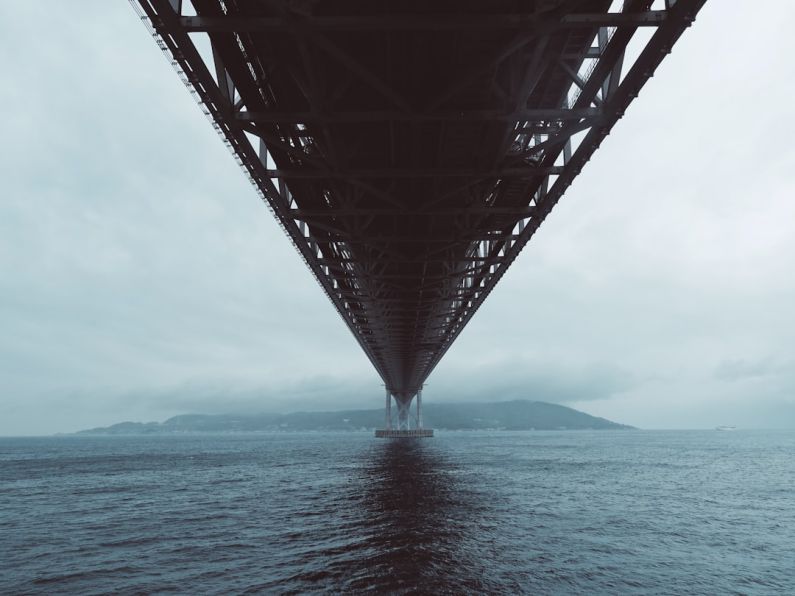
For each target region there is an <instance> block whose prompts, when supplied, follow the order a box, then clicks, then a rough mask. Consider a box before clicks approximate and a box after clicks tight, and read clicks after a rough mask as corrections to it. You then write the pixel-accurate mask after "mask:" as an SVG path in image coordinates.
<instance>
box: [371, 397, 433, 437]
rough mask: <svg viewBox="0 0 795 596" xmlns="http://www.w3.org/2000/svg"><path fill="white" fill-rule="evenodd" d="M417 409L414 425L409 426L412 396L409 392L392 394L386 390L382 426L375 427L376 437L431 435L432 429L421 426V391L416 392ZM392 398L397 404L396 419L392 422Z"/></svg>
mask: <svg viewBox="0 0 795 596" xmlns="http://www.w3.org/2000/svg"><path fill="white" fill-rule="evenodd" d="M416 397H417V411H416V417H414V421H415V424H414V427H415V428H411V426H412V424H411V418H412V416H411V402H412V401H413V400H414V396H413V395H411V394H408V395H406V394H395V395H392V393H390V391H389V390H387V392H386V414H385V422H386V424H385V426H384V428H379V429H376V431H375V436H376V437H384V438H419V437H432V436H433V429H425V428H423V426H422V391H421V390H420V391H418V392H417V396H416ZM392 398H394V399H395V404H396V405H397V420H396V423H395V424H394V425H393V424H392Z"/></svg>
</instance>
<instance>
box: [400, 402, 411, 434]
mask: <svg viewBox="0 0 795 596" xmlns="http://www.w3.org/2000/svg"><path fill="white" fill-rule="evenodd" d="M397 406H398V430H409V428H410V427H409V413H410V411H411V398H408V399H405V398H404V399H402V400H401V399H398V400H397Z"/></svg>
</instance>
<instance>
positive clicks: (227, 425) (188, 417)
mask: <svg viewBox="0 0 795 596" xmlns="http://www.w3.org/2000/svg"><path fill="white" fill-rule="evenodd" d="M413 414H414V412H413V411H412V415H413ZM422 414H423V421H424V423H425V427H427V428H436V429H439V430H487V429H493V430H610V429H613V430H618V429H632V428H633V427H631V426H627V425H624V424H619V423H617V422H612V421H610V420H607V419H605V418H599V417H597V416H591V415H590V414H586V413H585V412H580V411H579V410H575V409H573V408H569V407H567V406H561V405H559V404H552V403H548V402H542V401H529V400H512V401H502V402H464V403H458V404H455V403H441V404H440V403H430V404H428V403H426V404H425V405H423V412H422ZM412 423H413V418H412ZM383 425H384V411H383V409H376V410H339V411H316V412H292V413H289V414H251V415H241V414H182V415H179V416H173V417H171V418H169V419H167V420H165V421H164V422H120V423H117V424H113V425H111V426H107V427H97V428H92V429H88V430H82V431H78V432H77V433H75V434H81V435H85V434H93V435H149V434H174V433H186V432H188V433H195V432H257V431H312V430H325V431H354V430H373V429H375V428H382V427H383ZM412 426H413V424H412Z"/></svg>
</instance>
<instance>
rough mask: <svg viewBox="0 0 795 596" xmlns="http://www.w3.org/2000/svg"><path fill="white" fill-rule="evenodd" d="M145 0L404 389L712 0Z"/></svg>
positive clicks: (161, 34) (250, 169) (327, 286)
mask: <svg viewBox="0 0 795 596" xmlns="http://www.w3.org/2000/svg"><path fill="white" fill-rule="evenodd" d="M132 2H133V5H134V6H135V7H136V9H137V10H138V11H139V14H140V16H141V18H142V19H143V20H144V21H145V22H146V23H147V25H149V26H150V28H151V30H152V33H153V34H154V36H155V38H156V39H157V42H158V44H160V47H161V48H162V49H163V50H164V52H166V54H167V56H168V57H169V59H170V60H171V61H172V64H173V65H174V66H175V68H176V69H177V71H178V73H179V74H180V76H181V77H182V78H183V80H184V81H185V83H186V84H187V85H188V86H189V88H190V89H191V91H192V92H193V93H194V94H195V95H196V97H197V99H198V101H199V103H200V104H201V105H202V106H203V109H204V111H205V113H206V114H207V115H208V116H209V117H210V119H211V121H212V122H213V125H214V126H215V127H216V129H217V130H218V131H219V133H220V134H221V136H222V137H223V139H224V140H225V142H226V143H227V144H228V145H229V147H230V149H231V150H232V151H233V153H234V155H235V156H236V157H237V159H238V161H239V163H240V164H241V166H242V167H243V168H244V170H245V171H246V173H247V175H248V176H249V177H250V179H251V181H252V183H253V184H254V185H255V187H256V188H257V189H258V190H259V192H260V193H261V196H262V198H263V199H264V200H265V202H266V203H267V204H268V205H269V206H270V208H271V210H272V212H273V214H274V215H275V217H276V218H277V219H278V221H279V223H280V224H281V226H282V227H283V228H284V230H285V232H286V233H287V234H288V236H289V237H290V238H291V239H292V241H293V243H294V244H295V246H296V248H297V249H298V251H299V252H300V254H301V255H302V257H303V259H304V261H305V262H306V264H307V265H308V267H309V268H310V269H311V270H312V272H313V274H314V275H315V277H316V278H317V280H318V281H319V282H320V285H321V286H322V287H323V289H324V291H325V292H326V294H327V295H328V297H329V298H330V299H331V301H332V303H333V304H334V306H335V307H336V309H337V311H338V312H339V313H340V315H341V316H342V318H343V319H344V320H345V322H346V323H347V325H348V327H349V328H350V329H351V331H352V332H353V334H354V336H355V337H356V339H357V340H358V342H359V344H360V345H361V347H362V348H363V349H364V351H365V353H366V354H367V356H368V357H369V359H370V361H371V362H372V363H373V365H374V366H375V368H376V369H377V371H378V373H379V374H380V375H381V377H382V378H383V380H384V382H385V384H386V386H387V391H388V392H389V393H391V394H393V395H394V396H395V397H396V399H398V401H399V402H405V401H408V402H410V401H411V398H412V396H413V395H414V394H416V393H417V391H418V390H419V389H420V388H421V387H422V384H423V382H424V381H425V379H426V378H427V377H428V375H429V374H430V373H431V371H432V370H433V369H434V367H435V366H436V364H437V363H438V362H439V360H440V359H441V358H442V356H443V355H444V354H445V352H446V351H447V349H448V348H449V347H450V345H451V344H452V343H453V341H454V340H455V339H456V337H457V336H458V334H459V333H460V332H461V330H462V329H463V328H464V326H465V325H466V324H467V322H468V321H469V320H470V319H471V318H472V315H473V314H474V313H475V312H476V311H477V309H478V307H479V306H480V305H481V304H482V303H483V301H484V300H485V299H486V297H487V296H488V295H489V293H490V292H491V291H492V290H493V289H494V286H495V285H496V284H497V282H498V281H499V280H500V278H501V277H502V276H503V274H504V273H505V271H506V269H507V268H508V267H509V266H510V265H511V263H512V262H513V261H514V259H516V257H517V255H518V254H519V252H520V251H521V249H522V248H523V247H524V245H525V244H526V243H527V242H528V240H530V238H531V237H532V236H533V234H534V232H535V231H536V230H537V229H538V227H539V226H540V225H541V223H542V222H543V221H544V219H545V218H546V216H547V215H548V214H549V213H550V211H551V210H552V208H553V207H554V206H555V204H556V203H557V202H558V200H559V199H560V198H561V196H562V195H563V193H564V192H565V190H566V189H567V188H568V186H569V185H570V184H571V183H572V181H573V180H574V178H575V177H576V176H577V174H579V172H580V170H581V169H582V168H583V166H584V165H585V163H586V162H587V161H588V160H589V159H590V157H591V155H592V154H593V153H594V151H595V150H596V149H597V148H598V147H599V145H600V143H601V142H602V140H603V139H604V137H605V136H606V135H607V134H608V133H609V132H610V129H611V128H612V127H613V125H614V124H615V123H616V121H617V120H618V119H619V118H621V116H622V115H623V114H624V111H625V110H626V109H627V106H628V105H629V104H630V102H631V101H632V100H633V98H635V97H636V96H637V95H638V92H639V91H640V89H641V88H642V87H643V85H644V84H645V83H646V81H647V80H648V79H649V77H651V76H652V74H653V73H654V70H655V69H656V68H657V66H658V65H659V64H660V62H661V61H662V59H663V58H664V57H665V55H666V54H667V53H669V52H670V50H671V47H672V45H673V44H674V43H675V42H676V40H677V39H678V38H679V36H680V35H681V34H682V32H683V31H684V29H685V28H686V27H688V26H689V25H690V23H691V22H692V21H693V20H694V18H695V16H696V13H697V12H698V10H699V9H700V8H701V6H702V5H703V4H704V0H678V1H676V0H667V1H659V0H658V1H657V2H654V3H653V2H652V1H651V0H626V1H624V2H615V1H610V0H524V1H519V0H488V1H486V0H409V1H403V2H384V1H373V0H192V2H191V3H190V4H188V2H187V0H186V2H184V3H183V2H182V1H181V0H132ZM650 149H651V148H650Z"/></svg>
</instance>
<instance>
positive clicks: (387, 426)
mask: <svg viewBox="0 0 795 596" xmlns="http://www.w3.org/2000/svg"><path fill="white" fill-rule="evenodd" d="M385 418H386V419H385V420H384V422H385V424H384V428H385V429H387V430H392V393H391V392H390V391H389V389H387V390H386V415H385Z"/></svg>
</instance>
